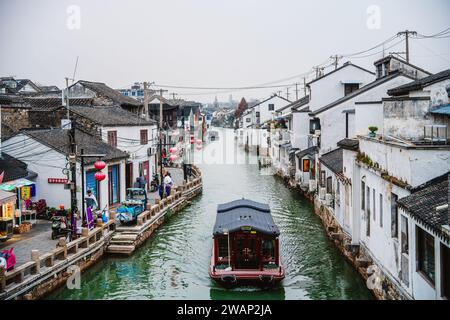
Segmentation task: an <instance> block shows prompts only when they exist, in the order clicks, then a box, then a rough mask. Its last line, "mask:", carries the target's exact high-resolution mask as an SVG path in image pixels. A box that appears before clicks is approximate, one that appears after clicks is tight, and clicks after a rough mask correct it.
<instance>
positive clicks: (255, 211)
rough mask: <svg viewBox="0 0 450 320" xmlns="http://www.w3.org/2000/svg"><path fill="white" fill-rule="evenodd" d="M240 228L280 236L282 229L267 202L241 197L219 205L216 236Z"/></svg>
mask: <svg viewBox="0 0 450 320" xmlns="http://www.w3.org/2000/svg"><path fill="white" fill-rule="evenodd" d="M238 230H255V231H257V232H261V233H264V234H267V235H274V236H278V235H279V234H280V231H279V230H278V227H277V226H276V225H275V222H274V221H273V218H272V215H271V214H270V207H269V205H267V204H265V203H260V202H256V201H252V200H247V199H241V200H235V201H231V202H228V203H223V204H219V205H218V206H217V217H216V224H215V225H214V231H213V234H214V236H216V235H221V234H222V235H224V234H226V233H227V232H228V233H231V232H235V231H238Z"/></svg>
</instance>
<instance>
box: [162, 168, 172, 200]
mask: <svg viewBox="0 0 450 320" xmlns="http://www.w3.org/2000/svg"><path fill="white" fill-rule="evenodd" d="M172 186H173V180H172V177H171V176H170V172H167V174H166V176H165V177H164V187H165V189H166V197H168V196H170V192H171V190H172Z"/></svg>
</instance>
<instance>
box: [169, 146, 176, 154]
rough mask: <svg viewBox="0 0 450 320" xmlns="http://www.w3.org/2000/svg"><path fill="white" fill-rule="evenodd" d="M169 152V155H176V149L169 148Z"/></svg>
mask: <svg viewBox="0 0 450 320" xmlns="http://www.w3.org/2000/svg"><path fill="white" fill-rule="evenodd" d="M169 152H170V153H176V152H177V148H175V147H174V148H169Z"/></svg>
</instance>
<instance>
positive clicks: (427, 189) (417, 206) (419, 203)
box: [397, 172, 450, 240]
mask: <svg viewBox="0 0 450 320" xmlns="http://www.w3.org/2000/svg"><path fill="white" fill-rule="evenodd" d="M449 174H450V172H448V173H446V174H444V175H442V176H440V177H438V178H436V179H433V180H431V181H430V182H429V183H427V184H425V186H422V187H421V188H419V189H418V190H417V191H415V192H413V193H412V194H411V195H409V196H407V197H404V198H401V199H399V200H398V201H397V203H398V205H399V206H400V207H401V208H403V209H404V210H405V211H407V212H408V213H409V214H410V215H411V217H412V218H413V219H415V220H417V221H419V222H421V223H422V224H423V225H425V226H426V227H427V228H428V229H429V230H431V231H432V232H434V233H435V234H437V235H439V236H441V237H444V238H446V239H447V240H449V236H448V235H447V234H446V233H444V232H443V230H442V226H444V225H447V224H448V223H449V215H450V211H449V209H448V208H447V209H444V210H440V211H437V210H436V207H438V206H441V205H444V204H448V203H449V202H450V199H449V198H448V196H449Z"/></svg>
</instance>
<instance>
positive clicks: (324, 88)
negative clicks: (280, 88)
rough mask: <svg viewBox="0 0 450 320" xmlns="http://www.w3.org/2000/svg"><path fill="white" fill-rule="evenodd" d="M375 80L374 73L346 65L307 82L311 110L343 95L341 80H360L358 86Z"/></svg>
mask: <svg viewBox="0 0 450 320" xmlns="http://www.w3.org/2000/svg"><path fill="white" fill-rule="evenodd" d="M373 80H375V75H374V74H372V73H370V72H368V71H365V70H362V69H360V68H358V67H355V66H354V65H351V64H350V65H348V66H346V67H344V68H342V69H340V70H338V71H336V72H333V73H331V74H329V75H327V76H325V77H324V78H322V79H320V80H318V81H315V82H313V83H310V84H309V87H310V102H309V107H310V109H311V111H312V112H314V111H316V110H317V109H319V108H321V107H324V106H326V105H327V104H329V103H331V102H333V101H335V100H337V99H339V98H342V97H343V96H344V84H343V83H342V82H341V81H357V82H361V84H360V87H362V86H364V85H366V84H368V83H369V82H372V81H373Z"/></svg>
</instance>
